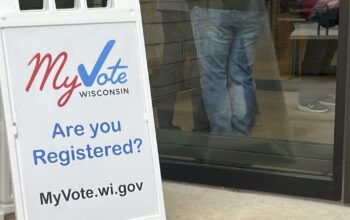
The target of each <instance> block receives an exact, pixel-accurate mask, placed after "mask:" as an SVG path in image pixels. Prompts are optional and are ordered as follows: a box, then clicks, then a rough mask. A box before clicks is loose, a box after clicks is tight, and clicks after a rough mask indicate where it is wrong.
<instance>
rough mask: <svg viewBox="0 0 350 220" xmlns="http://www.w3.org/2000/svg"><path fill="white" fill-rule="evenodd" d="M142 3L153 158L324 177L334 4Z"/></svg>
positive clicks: (329, 138)
mask: <svg viewBox="0 0 350 220" xmlns="http://www.w3.org/2000/svg"><path fill="white" fill-rule="evenodd" d="M141 3H142V4H141V9H142V16H143V22H144V33H145V40H146V50H147V56H148V64H149V72H150V79H151V86H152V95H153V103H154V108H155V118H156V121H157V127H158V128H159V129H158V135H157V137H158V142H159V152H160V154H161V157H162V158H166V159H173V160H181V161H191V162H193V161H196V162H198V163H206V164H214V165H224V166H239V167H249V168H253V169H264V170H266V169H267V170H282V171H287V172H296V173H306V174H313V175H326V176H331V175H332V169H333V168H332V164H333V138H334V108H335V98H336V96H335V87H336V85H335V84H336V83H335V82H336V72H337V43H338V23H339V0H280V1H266V0H230V1H228V0H154V1H144V2H141Z"/></svg>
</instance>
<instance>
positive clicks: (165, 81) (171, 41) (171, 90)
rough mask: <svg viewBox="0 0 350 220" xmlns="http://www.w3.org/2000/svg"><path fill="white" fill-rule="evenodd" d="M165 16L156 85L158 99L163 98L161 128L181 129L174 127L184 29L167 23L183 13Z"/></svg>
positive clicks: (161, 103)
mask: <svg viewBox="0 0 350 220" xmlns="http://www.w3.org/2000/svg"><path fill="white" fill-rule="evenodd" d="M161 12H162V16H163V21H164V22H163V32H164V47H163V59H162V64H161V66H160V69H159V73H157V74H158V75H157V77H155V81H156V82H154V85H155V91H156V93H157V96H158V97H163V98H161V99H160V100H159V102H158V103H157V109H158V121H159V127H160V128H164V129H179V127H177V126H174V125H173V117H174V105H175V101H176V94H177V93H178V92H179V91H181V89H182V88H181V87H182V84H181V82H182V79H183V62H184V61H183V60H181V59H180V60H179V59H178V57H180V56H182V47H181V46H179V44H181V43H179V42H181V40H183V35H182V32H183V31H182V29H181V28H182V27H181V25H179V24H176V23H172V22H166V21H171V20H172V19H173V18H174V17H181V13H182V12H177V11H161Z"/></svg>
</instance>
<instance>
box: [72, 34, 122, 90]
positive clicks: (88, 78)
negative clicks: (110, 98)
mask: <svg viewBox="0 0 350 220" xmlns="http://www.w3.org/2000/svg"><path fill="white" fill-rule="evenodd" d="M114 44H115V40H110V41H108V42H107V44H106V45H105V47H104V48H103V50H102V52H101V54H100V56H99V57H98V59H97V61H96V64H95V66H94V68H93V69H92V71H91V73H90V74H89V73H88V72H87V71H86V69H85V66H84V64H80V65H79V66H78V74H79V76H80V78H81V80H82V81H83V84H84V85H85V86H86V87H91V86H92V85H93V84H94V82H95V79H96V77H97V75H98V73H99V72H100V70H101V68H102V66H103V64H104V62H105V61H106V59H107V57H108V55H109V53H110V52H111V50H112V47H113V46H114Z"/></svg>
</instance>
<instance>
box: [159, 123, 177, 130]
mask: <svg viewBox="0 0 350 220" xmlns="http://www.w3.org/2000/svg"><path fill="white" fill-rule="evenodd" d="M159 128H160V129H173V130H181V128H180V127H179V126H176V125H172V124H170V125H161V126H159Z"/></svg>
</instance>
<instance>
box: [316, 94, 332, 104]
mask: <svg viewBox="0 0 350 220" xmlns="http://www.w3.org/2000/svg"><path fill="white" fill-rule="evenodd" d="M318 102H319V103H320V104H322V105H328V106H335V96H334V95H329V96H328V97H326V98H324V99H321V100H318Z"/></svg>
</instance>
